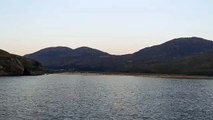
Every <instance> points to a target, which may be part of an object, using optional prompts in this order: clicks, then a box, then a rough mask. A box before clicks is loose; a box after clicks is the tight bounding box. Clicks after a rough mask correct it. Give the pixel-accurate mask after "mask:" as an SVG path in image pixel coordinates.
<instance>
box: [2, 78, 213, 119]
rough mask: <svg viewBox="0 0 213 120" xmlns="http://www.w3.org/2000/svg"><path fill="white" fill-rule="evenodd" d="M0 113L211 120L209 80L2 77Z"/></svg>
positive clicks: (212, 94)
mask: <svg viewBox="0 0 213 120" xmlns="http://www.w3.org/2000/svg"><path fill="white" fill-rule="evenodd" d="M0 119H1V120H7V119H10V120H14V119H16V120H18V119H38V120H40V119H42V120H43V119H51V120H52V119H55V120H64V119H65V120H69V119H70V120H79V119H80V120H84V119H92V120H105V119H106V120H111V119H112V120H113V119H115V120H129V119H138V120H141V119H142V120H188V119H190V120H191V119H196V120H202V119H203V120H204V119H205V120H210V119H213V81H211V80H193V79H191V80H190V79H187V80H186V79H169V78H146V77H137V76H113V75H44V76H34V77H1V78H0Z"/></svg>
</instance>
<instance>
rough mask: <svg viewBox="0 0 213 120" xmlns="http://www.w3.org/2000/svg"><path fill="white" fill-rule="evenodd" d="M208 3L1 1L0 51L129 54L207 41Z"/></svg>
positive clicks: (211, 14)
mask: <svg viewBox="0 0 213 120" xmlns="http://www.w3.org/2000/svg"><path fill="white" fill-rule="evenodd" d="M212 6H213V1H212V0H158V1H157V0H20V1H19V0H4V1H1V2H0V20H1V21H0V33H1V34H0V43H1V44H0V49H3V50H6V51H8V52H10V53H13V54H18V55H25V54H29V53H32V52H35V51H37V50H40V49H43V48H46V47H55V46H66V47H70V48H73V49H75V48H78V47H81V46H88V47H92V48H95V49H99V50H102V51H104V52H108V53H110V54H117V55H121V54H129V53H133V52H136V51H138V50H140V49H142V48H145V47H149V46H153V45H157V44H160V43H163V42H166V41H168V40H171V39H174V38H179V37H193V36H196V37H202V38H205V39H209V40H213V34H212V31H213V22H212V21H213V7H212Z"/></svg>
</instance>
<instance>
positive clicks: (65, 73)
mask: <svg viewBox="0 0 213 120" xmlns="http://www.w3.org/2000/svg"><path fill="white" fill-rule="evenodd" d="M53 74H61V75H122V76H142V77H150V78H172V79H212V80H213V76H202V75H177V74H145V73H98V72H62V73H53Z"/></svg>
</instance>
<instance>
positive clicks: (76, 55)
mask: <svg viewBox="0 0 213 120" xmlns="http://www.w3.org/2000/svg"><path fill="white" fill-rule="evenodd" d="M212 51H213V42H212V41H210V40H206V39H203V38H198V37H189V38H177V39H173V40H170V41H168V42H165V43H163V44H160V45H156V46H152V47H147V48H144V49H141V50H139V51H138V52H135V53H133V54H128V55H120V56H116V55H110V54H108V53H106V52H102V51H99V50H96V49H92V48H88V47H81V48H77V49H71V48H67V47H52V48H46V49H43V50H40V51H38V52H35V53H33V54H28V55H26V56H25V57H27V58H31V59H35V60H37V61H39V62H41V63H42V64H43V65H44V67H45V68H46V69H48V70H50V69H52V70H64V71H95V72H128V73H160V74H202V75H213V70H212V68H213V64H212V63H211V61H212V59H211V58H213V57H211V56H212V54H211V53H213V52H212ZM208 56H209V57H208Z"/></svg>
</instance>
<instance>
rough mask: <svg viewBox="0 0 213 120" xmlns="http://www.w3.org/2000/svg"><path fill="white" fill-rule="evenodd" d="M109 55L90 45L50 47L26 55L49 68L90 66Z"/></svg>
mask: <svg viewBox="0 0 213 120" xmlns="http://www.w3.org/2000/svg"><path fill="white" fill-rule="evenodd" d="M109 56H111V55H110V54H108V53H106V52H102V51H100V50H97V49H93V48H89V47H80V48H77V49H71V48H68V47H50V48H45V49H42V50H39V51H37V52H35V53H32V54H28V55H25V57H27V58H31V59H34V60H37V61H39V62H41V63H42V64H43V66H44V67H45V68H47V69H77V68H76V66H78V67H81V66H84V65H85V66H89V65H90V64H92V63H96V62H98V61H99V60H101V59H102V58H106V57H109Z"/></svg>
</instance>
